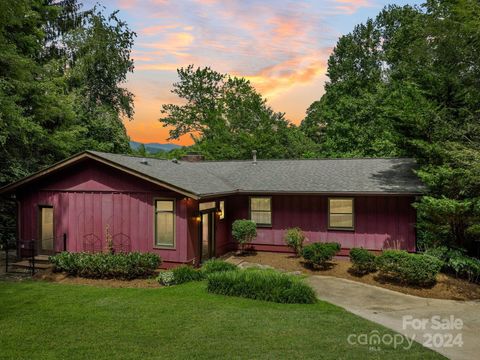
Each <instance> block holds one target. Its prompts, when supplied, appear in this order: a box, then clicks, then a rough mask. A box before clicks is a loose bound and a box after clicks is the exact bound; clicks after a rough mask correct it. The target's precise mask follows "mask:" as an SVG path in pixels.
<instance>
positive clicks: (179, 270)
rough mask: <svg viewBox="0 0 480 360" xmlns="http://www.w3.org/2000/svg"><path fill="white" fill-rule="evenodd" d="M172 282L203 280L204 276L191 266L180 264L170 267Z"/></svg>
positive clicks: (181, 282)
mask: <svg viewBox="0 0 480 360" xmlns="http://www.w3.org/2000/svg"><path fill="white" fill-rule="evenodd" d="M172 273H173V284H177V285H178V284H183V283H186V282H190V281H200V280H203V278H204V276H203V274H202V272H201V271H200V270H197V269H194V268H192V267H191V266H187V265H182V266H179V267H176V268H173V269H172Z"/></svg>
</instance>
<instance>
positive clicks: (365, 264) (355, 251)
mask: <svg viewBox="0 0 480 360" xmlns="http://www.w3.org/2000/svg"><path fill="white" fill-rule="evenodd" d="M350 261H351V262H352V267H351V269H352V271H353V272H354V273H356V274H359V275H365V274H368V273H371V272H375V271H377V265H375V255H374V254H372V253H371V252H370V251H368V250H366V249H363V248H352V249H351V250H350Z"/></svg>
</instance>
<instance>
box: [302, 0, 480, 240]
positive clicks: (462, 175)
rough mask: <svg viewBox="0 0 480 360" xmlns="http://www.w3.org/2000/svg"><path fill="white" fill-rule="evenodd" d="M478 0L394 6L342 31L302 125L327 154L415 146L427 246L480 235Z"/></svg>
mask: <svg viewBox="0 0 480 360" xmlns="http://www.w3.org/2000/svg"><path fill="white" fill-rule="evenodd" d="M479 14H480V3H479V2H478V1H475V0H457V1H452V0H428V1H427V2H426V4H424V5H422V6H421V7H410V6H404V7H399V6H388V7H386V8H385V9H384V10H383V11H382V12H381V13H380V14H379V15H378V16H377V17H376V19H375V20H369V21H368V22H367V23H366V24H365V25H359V26H357V27H356V28H355V29H354V31H353V32H352V33H351V34H348V35H346V36H344V37H342V38H341V39H340V40H339V42H338V44H337V46H336V47H335V50H334V52H333V54H332V56H331V57H330V60H329V69H328V75H329V77H330V81H329V83H328V84H327V86H326V92H325V94H324V95H323V97H322V98H321V99H320V100H319V101H317V102H315V103H314V104H312V106H311V107H310V109H309V111H308V112H307V117H306V118H305V120H304V121H303V123H302V129H303V130H304V131H305V132H306V133H307V134H308V135H309V136H310V137H312V138H313V139H315V140H316V141H318V142H319V143H320V146H321V148H322V151H323V152H324V153H325V154H326V155H334V156H392V155H395V156H396V155H402V156H403V155H404V156H414V157H416V158H417V159H418V162H419V164H420V166H421V168H420V170H419V172H418V173H419V175H420V176H421V177H422V179H423V180H424V181H425V183H426V184H427V185H428V186H429V189H430V193H429V194H428V196H426V197H424V198H423V200H422V201H421V202H420V203H419V204H417V208H418V210H419V218H420V221H419V234H420V245H421V246H432V245H435V244H439V243H447V244H453V243H456V244H461V245H463V246H466V247H469V248H472V247H473V246H474V244H475V240H479V239H480V231H479V230H480V229H479V226H478V223H479V222H480V211H479V199H480V189H479V186H478V184H479V183H480V169H479V158H480V155H479V154H480V153H479V151H480V93H479V92H480V81H479V79H480V77H479V75H480V74H479V71H480V53H479V52H480V50H479V49H480V48H479V46H478V45H479V44H480V41H479V40H480V36H479V34H480V21H479Z"/></svg>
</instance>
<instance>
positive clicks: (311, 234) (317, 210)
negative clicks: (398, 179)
mask: <svg viewBox="0 0 480 360" xmlns="http://www.w3.org/2000/svg"><path fill="white" fill-rule="evenodd" d="M248 201H249V197H248V196H232V197H230V198H229V199H228V203H227V210H228V213H229V214H231V218H229V229H231V223H232V222H233V220H234V219H248V217H249V214H248ZM413 201H414V198H413V197H410V196H356V197H355V215H354V216H355V219H354V221H355V230H354V231H346V230H328V196H312V195H310V196H292V195H281V196H279V195H276V196H272V227H270V228H258V230H257V233H258V235H257V239H256V240H255V241H254V242H253V243H254V244H256V245H268V246H283V245H285V243H284V240H283V236H284V234H285V230H286V229H288V228H290V227H300V228H301V229H302V230H303V231H304V232H305V234H306V236H307V238H308V241H309V242H328V241H336V242H339V243H340V244H341V245H342V248H345V249H349V248H352V247H364V248H367V249H371V250H382V249H387V248H396V249H404V250H408V251H415V218H416V215H415V209H414V208H413V207H412V206H411V204H412V203H413ZM228 235H229V237H230V241H232V242H233V240H232V239H231V235H230V231H229V234H228ZM258 248H261V246H258Z"/></svg>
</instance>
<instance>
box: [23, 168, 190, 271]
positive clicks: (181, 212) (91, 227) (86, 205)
mask: <svg viewBox="0 0 480 360" xmlns="http://www.w3.org/2000/svg"><path fill="white" fill-rule="evenodd" d="M155 198H174V199H175V201H176V222H175V232H176V239H175V240H176V241H175V242H176V246H175V249H159V248H155V246H154V199H155ZM19 201H20V203H21V206H20V210H19V212H20V214H19V215H20V224H21V225H20V229H19V230H20V231H19V232H20V238H21V239H22V240H30V239H35V240H36V239H38V221H39V219H38V216H39V211H38V208H39V205H52V206H53V207H54V229H55V240H56V241H55V250H56V251H62V250H63V234H67V250H68V251H85V250H87V249H85V242H86V237H87V238H88V237H89V236H90V237H98V238H99V240H100V244H101V245H100V246H101V248H102V249H103V248H104V247H105V230H106V227H107V225H108V227H109V231H110V234H111V235H112V236H114V237H115V239H117V240H118V241H120V240H119V239H120V238H121V239H122V240H121V241H122V242H123V243H125V242H127V239H129V240H128V242H129V243H130V250H131V251H141V252H147V251H148V252H154V253H158V254H159V255H160V256H161V257H162V259H163V260H164V261H166V262H174V263H175V262H182V263H183V262H188V261H191V260H192V258H193V257H194V254H192V253H189V249H193V246H192V243H193V241H196V238H195V236H196V234H195V232H192V231H191V229H190V231H187V228H188V226H187V222H193V221H194V219H193V212H192V210H191V209H190V210H189V212H188V211H187V205H188V202H189V201H190V202H192V203H193V202H194V201H193V200H191V199H190V200H187V199H184V197H183V196H181V195H179V194H176V193H174V192H171V191H169V190H166V189H162V188H161V187H158V186H155V185H152V184H150V183H146V182H144V181H143V180H139V179H136V178H134V177H132V176H130V175H126V174H124V173H122V172H119V171H117V170H114V169H109V168H107V167H105V166H102V167H100V166H99V165H97V164H95V163H87V164H83V166H82V167H81V168H74V169H67V171H64V172H63V173H62V174H61V175H56V176H55V178H53V177H52V178H50V179H45V180H42V182H41V183H38V184H37V185H35V186H31V187H29V189H28V190H26V191H23V192H22V193H20V194H19ZM192 206H194V205H190V208H191V207H192ZM188 216H190V217H188Z"/></svg>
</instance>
